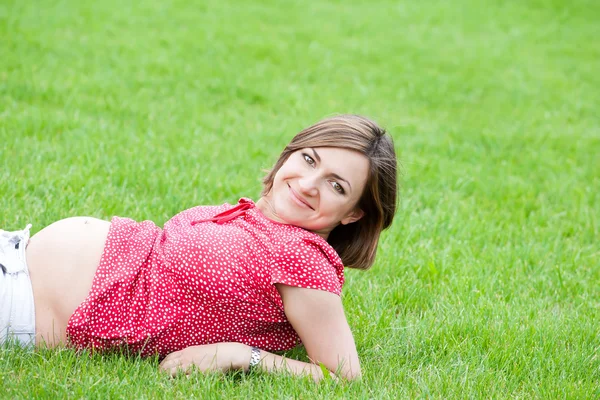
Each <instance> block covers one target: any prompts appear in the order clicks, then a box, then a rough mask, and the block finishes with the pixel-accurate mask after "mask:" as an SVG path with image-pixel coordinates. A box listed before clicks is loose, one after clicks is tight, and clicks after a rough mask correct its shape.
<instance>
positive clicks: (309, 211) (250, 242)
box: [0, 115, 397, 379]
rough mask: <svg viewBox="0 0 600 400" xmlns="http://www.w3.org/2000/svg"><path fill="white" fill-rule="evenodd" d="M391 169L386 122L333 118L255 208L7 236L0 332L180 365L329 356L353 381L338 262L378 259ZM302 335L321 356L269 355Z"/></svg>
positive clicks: (167, 366) (271, 363)
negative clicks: (159, 222) (161, 221)
mask: <svg viewBox="0 0 600 400" xmlns="http://www.w3.org/2000/svg"><path fill="white" fill-rule="evenodd" d="M396 164H397V163H396V156H395V152H394V147H393V143H392V140H391V137H390V136H389V135H387V134H386V132H385V131H384V130H382V129H381V128H380V127H378V126H377V125H376V124H375V123H374V122H372V121H370V120H368V119H366V118H363V117H359V116H353V115H344V116H338V117H333V118H329V119H326V120H323V121H321V122H319V123H317V124H315V125H313V126H311V127H309V128H307V129H305V130H303V131H302V132H300V133H299V134H298V135H296V136H295V137H294V139H293V140H292V141H291V142H290V144H289V145H288V146H287V147H286V148H285V149H284V151H283V152H282V154H281V155H280V157H279V160H278V161H277V163H276V164H275V166H274V167H273V169H272V170H271V171H270V173H269V174H268V175H267V176H266V177H265V179H264V182H263V183H264V189H263V193H262V197H261V198H260V199H259V200H258V201H257V202H256V203H254V202H253V201H252V200H250V199H246V198H243V199H241V200H240V201H239V203H238V204H237V205H235V206H232V205H229V204H225V205H222V206H210V207H207V206H199V207H194V208H192V209H189V210H186V211H183V212H181V213H180V214H178V215H176V216H175V217H173V218H172V219H171V220H169V221H168V222H167V223H165V226H164V228H163V229H161V228H158V227H156V225H154V224H153V223H152V222H150V221H144V222H141V223H138V222H135V221H133V220H131V219H127V218H119V217H114V218H113V219H112V220H111V222H107V221H103V220H99V219H95V218H88V217H75V218H68V219H65V220H61V221H58V222H55V223H54V224H52V225H50V226H48V227H46V228H44V229H43V230H41V231H40V232H38V233H37V234H36V235H35V236H33V237H32V238H31V239H29V234H28V229H29V226H28V227H27V228H26V229H25V230H24V231H17V232H4V231H2V235H3V236H4V240H3V241H0V243H2V245H1V246H0V248H1V249H2V250H1V251H0V264H2V266H3V270H5V271H4V272H3V273H2V275H1V276H2V277H0V300H2V304H0V325H1V326H0V328H2V331H3V332H4V333H3V337H4V338H5V339H6V338H11V339H12V340H18V341H20V342H21V343H24V344H25V343H26V342H27V341H29V340H31V341H34V342H35V344H36V345H37V346H40V345H45V346H50V347H54V346H58V345H60V344H68V345H69V346H72V347H75V348H79V349H83V348H90V349H95V350H113V349H117V348H120V347H127V348H128V349H130V350H132V351H135V352H139V353H140V354H141V355H143V356H147V355H152V354H157V353H158V354H159V355H160V357H161V358H163V357H164V358H163V360H162V362H161V368H162V369H164V370H166V371H168V372H169V373H171V374H175V373H177V371H179V370H184V371H186V370H188V368H189V367H190V366H191V365H196V366H197V367H198V368H200V369H201V370H222V371H227V370H230V369H243V370H248V369H251V368H261V369H262V370H265V371H275V370H287V371H289V372H291V373H293V374H298V375H300V374H305V373H310V374H311V375H312V376H313V377H314V378H315V379H320V378H321V377H322V370H321V368H320V367H319V366H318V364H319V363H321V364H323V365H324V366H325V367H326V368H327V369H328V370H329V371H330V372H331V373H335V374H336V375H337V376H340V377H344V378H347V379H353V378H357V377H359V376H360V374H361V370H360V364H359V359H358V355H357V351H356V347H355V344H354V339H353V337H352V333H351V330H350V328H349V326H348V323H347V322H346V318H345V315H344V310H343V307H342V301H341V299H340V293H341V288H342V285H343V282H344V275H343V268H344V265H345V266H346V267H350V268H359V269H366V268H369V267H370V266H371V265H372V263H373V261H374V258H375V253H376V248H377V242H378V239H379V234H380V232H381V231H382V230H383V229H385V228H387V227H388V226H389V225H390V224H391V222H392V219H393V216H394V213H395V210H396ZM34 306H35V309H34ZM0 340H2V337H0ZM300 342H302V343H303V344H304V346H305V348H306V351H307V353H308V356H309V358H310V359H311V360H312V363H304V362H301V361H297V360H291V359H284V358H283V357H281V356H278V355H275V354H272V353H269V352H268V350H272V351H276V350H287V349H290V348H292V347H294V346H296V345H297V344H299V343H300Z"/></svg>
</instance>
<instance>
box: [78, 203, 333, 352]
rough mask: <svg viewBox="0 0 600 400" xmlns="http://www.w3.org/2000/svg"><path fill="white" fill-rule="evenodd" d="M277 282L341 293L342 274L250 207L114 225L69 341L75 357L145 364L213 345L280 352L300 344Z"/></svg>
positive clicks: (304, 234) (307, 236)
mask: <svg viewBox="0 0 600 400" xmlns="http://www.w3.org/2000/svg"><path fill="white" fill-rule="evenodd" d="M275 283H283V284H286V285H290V286H298V287H303V288H311V289H319V290H325V291H328V292H332V293H335V294H337V295H339V294H340V293H341V289H342V285H343V283H344V267H343V265H342V261H341V259H340V257H339V256H338V254H337V253H336V252H335V250H334V249H333V248H332V247H331V246H330V245H329V244H328V243H327V242H326V241H325V240H324V239H323V238H321V237H320V236H318V235H316V234H314V233H312V232H309V231H307V230H304V229H302V228H299V227H296V226H291V225H285V224H281V223H277V222H274V221H271V220H269V219H268V218H266V217H265V216H264V215H263V214H262V213H261V212H260V210H259V209H257V208H256V205H255V204H254V202H253V201H252V200H250V199H245V198H242V199H240V201H239V203H238V204H237V205H236V206H232V205H229V204H225V205H222V206H198V207H194V208H191V209H189V210H186V211H183V212H181V213H179V214H177V215H176V216H175V217H173V218H172V219H171V220H169V221H168V222H167V223H165V226H164V229H160V228H158V227H157V226H156V225H155V224H154V223H152V222H150V221H144V222H139V223H138V222H135V221H133V220H131V219H128V218H119V217H114V218H113V219H112V220H111V225H110V230H109V233H108V238H107V240H106V244H105V247H104V252H103V254H102V258H101V260H100V265H99V266H98V270H97V271H96V275H95V277H94V281H93V284H92V289H91V291H90V293H89V295H88V297H87V299H86V300H85V301H84V302H83V303H82V304H81V305H80V306H79V307H78V308H77V309H76V310H75V312H74V313H73V315H72V316H71V318H70V320H69V324H68V327H67V335H68V337H69V341H70V344H71V345H72V346H74V347H76V348H79V349H82V348H95V349H100V350H108V349H115V348H119V347H121V346H127V348H129V349H130V350H133V351H135V352H140V353H141V354H142V355H144V356H147V355H151V354H156V353H158V354H160V355H161V356H165V355H167V354H169V353H171V352H173V351H177V350H180V349H183V348H185V347H188V346H193V345H200V344H209V343H218V342H241V343H245V344H248V345H251V346H257V347H259V348H261V349H265V350H287V349H290V348H292V347H294V346H296V345H297V344H299V343H300V339H299V338H298V335H297V334H296V332H295V331H294V329H293V328H292V326H291V325H290V323H289V322H288V320H287V319H286V317H285V313H284V310H283V302H282V300H281V297H280V296H279V292H278V291H277V289H276V287H275V285H274V284H275Z"/></svg>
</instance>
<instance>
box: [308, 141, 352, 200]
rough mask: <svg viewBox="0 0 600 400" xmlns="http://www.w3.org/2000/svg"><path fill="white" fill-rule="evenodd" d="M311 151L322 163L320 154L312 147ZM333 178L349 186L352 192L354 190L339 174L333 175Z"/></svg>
mask: <svg viewBox="0 0 600 400" xmlns="http://www.w3.org/2000/svg"><path fill="white" fill-rule="evenodd" d="M310 150H311V151H312V152H313V155H314V156H315V158H316V159H317V161H318V162H321V157H320V156H319V153H317V152H316V150H315V149H313V148H312V147H311V148H310ZM331 176H333V177H334V178H335V179H339V180H340V181H344V182H346V185H348V187H349V188H350V190H352V185H351V184H350V182H348V181H347V180H346V179H344V178H342V177H341V176H339V175H338V174H331Z"/></svg>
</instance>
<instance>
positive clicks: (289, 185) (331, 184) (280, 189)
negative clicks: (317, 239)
mask: <svg viewBox="0 0 600 400" xmlns="http://www.w3.org/2000/svg"><path fill="white" fill-rule="evenodd" d="M368 172H369V160H368V158H367V157H366V156H364V155H363V154H361V153H359V152H357V151H354V150H347V149H340V148H334V147H316V148H306V149H301V150H298V151H296V152H294V153H292V154H291V155H290V157H289V158H288V159H287V161H286V162H285V163H284V164H283V165H282V166H281V168H280V169H279V171H277V173H276V174H275V178H274V179H273V187H272V189H271V191H270V192H269V193H268V194H267V195H266V196H265V198H264V200H265V202H266V203H267V204H268V206H266V207H261V210H262V211H263V213H264V214H265V215H266V216H267V217H268V218H271V219H273V220H275V221H278V222H282V223H286V224H290V225H296V226H299V227H301V228H304V229H307V230H310V231H313V232H315V233H317V234H319V235H321V236H322V237H324V238H327V236H328V235H329V233H330V232H331V231H332V230H333V228H335V227H336V226H337V225H339V224H340V223H341V224H349V223H352V222H355V221H357V220H358V219H360V218H361V217H362V216H363V212H362V210H360V209H358V208H357V207H358V206H357V204H358V200H359V199H360V197H361V195H362V193H363V190H364V188H365V184H366V181H367V176H368Z"/></svg>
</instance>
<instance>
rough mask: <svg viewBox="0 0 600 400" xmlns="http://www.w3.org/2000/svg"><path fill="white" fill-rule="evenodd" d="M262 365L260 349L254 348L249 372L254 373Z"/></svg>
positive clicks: (251, 351) (251, 353)
mask: <svg viewBox="0 0 600 400" xmlns="http://www.w3.org/2000/svg"><path fill="white" fill-rule="evenodd" d="M259 363H260V349H259V348H258V347H252V349H251V350H250V364H248V371H252V370H253V369H254V367H256V366H257V365H258V364H259Z"/></svg>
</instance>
